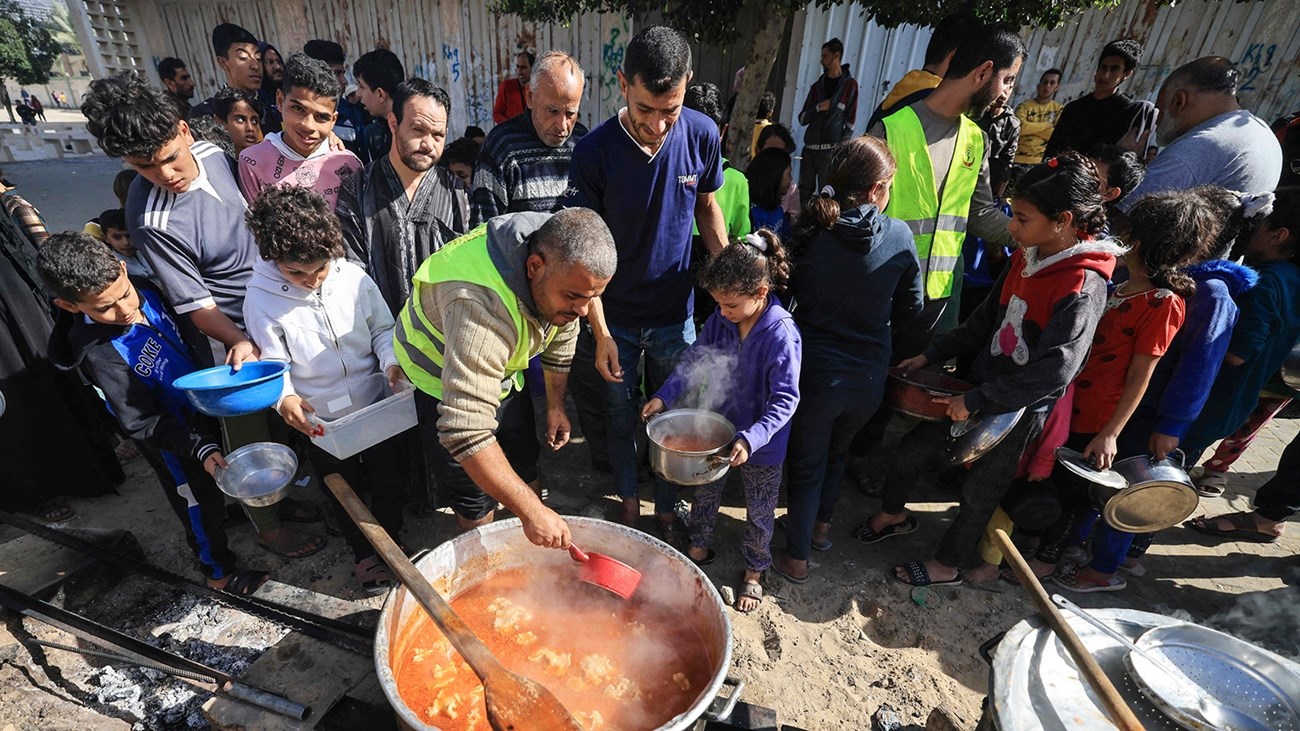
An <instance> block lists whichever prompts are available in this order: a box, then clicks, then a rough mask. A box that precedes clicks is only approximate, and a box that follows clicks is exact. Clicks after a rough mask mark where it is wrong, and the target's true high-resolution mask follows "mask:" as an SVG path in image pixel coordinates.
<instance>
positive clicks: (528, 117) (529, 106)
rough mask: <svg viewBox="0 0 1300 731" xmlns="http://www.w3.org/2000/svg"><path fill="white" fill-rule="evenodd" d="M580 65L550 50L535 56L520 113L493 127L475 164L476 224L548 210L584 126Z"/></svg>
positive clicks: (564, 179) (558, 192)
mask: <svg viewBox="0 0 1300 731" xmlns="http://www.w3.org/2000/svg"><path fill="white" fill-rule="evenodd" d="M582 86H583V75H582V67H581V66H579V65H578V62H577V61H576V60H574V58H573V57H572V56H570V55H569V54H567V53H563V52H560V51H551V52H550V53H546V54H543V55H542V57H541V58H539V59H537V64H536V66H534V67H533V71H532V76H531V77H530V78H529V81H528V84H527V86H525V87H524V104H525V106H526V109H525V110H524V113H523V114H520V115H517V116H515V117H511V118H510V119H507V120H506V121H504V122H502V123H501V124H498V125H497V126H495V127H493V128H492V132H491V133H490V134H489V135H488V136H487V141H486V142H485V143H484V144H483V150H482V151H481V152H480V153H479V157H478V162H477V163H476V164H475V165H474V185H473V192H472V193H471V194H470V200H471V203H472V209H473V211H472V213H473V219H474V224H475V225H477V224H480V223H483V222H484V221H487V220H488V219H489V218H492V217H493V216H499V215H501V214H502V213H515V212H517V211H550V210H552V209H554V208H555V201H556V200H557V199H558V198H559V197H560V195H561V194H562V193H564V189H565V188H566V187H567V186H568V183H569V159H570V158H571V157H572V156H573V146H574V145H575V144H577V142H578V140H580V139H582V136H583V135H585V134H587V128H586V127H584V126H583V125H582V123H581V122H579V121H578V107H579V105H580V104H581V103H582Z"/></svg>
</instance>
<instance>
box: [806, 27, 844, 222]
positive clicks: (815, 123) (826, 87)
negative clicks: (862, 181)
mask: <svg viewBox="0 0 1300 731" xmlns="http://www.w3.org/2000/svg"><path fill="white" fill-rule="evenodd" d="M843 58H844V42H843V41H841V40H840V39H838V38H832V39H830V40H829V41H826V42H825V43H823V44H822V56H821V64H822V75H821V76H820V77H818V78H817V80H816V81H814V82H813V85H812V86H811V87H810V88H809V89H808V96H807V98H805V99H804V102H803V109H802V110H801V111H800V112H799V124H802V125H804V126H806V127H807V128H808V130H807V131H806V132H804V135H803V161H802V162H801V164H800V165H799V196H800V197H801V198H802V199H803V200H808V199H809V198H811V197H812V196H813V195H815V194H816V193H817V191H818V189H819V188H820V187H821V185H822V184H823V183H825V182H826V171H827V170H828V169H829V168H830V161H831V150H833V149H835V146H836V145H838V144H839V143H840V140H842V139H844V138H845V137H848V136H849V135H851V134H853V125H854V124H855V123H856V122H857V119H858V82H857V80H856V79H854V78H853V74H852V73H850V72H849V65H848V64H847V63H841V61H842V60H843Z"/></svg>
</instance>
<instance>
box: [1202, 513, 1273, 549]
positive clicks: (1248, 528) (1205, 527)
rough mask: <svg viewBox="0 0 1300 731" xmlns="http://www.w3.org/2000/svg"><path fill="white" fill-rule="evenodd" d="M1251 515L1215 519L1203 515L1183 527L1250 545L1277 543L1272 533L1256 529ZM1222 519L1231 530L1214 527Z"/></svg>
mask: <svg viewBox="0 0 1300 731" xmlns="http://www.w3.org/2000/svg"><path fill="white" fill-rule="evenodd" d="M1249 515H1250V514H1249V513H1225V514H1224V515H1216V516H1214V517H1213V518H1210V517H1208V516H1204V515H1202V516H1201V517H1199V518H1192V519H1191V520H1189V521H1187V522H1186V523H1184V524H1183V525H1185V526H1187V527H1188V528H1191V529H1192V530H1194V531H1196V532H1197V533H1204V534H1205V535H1207V536H1214V537H1216V538H1227V539H1228V540H1232V541H1246V542H1248V543H1276V542H1277V539H1278V537H1277V536H1275V535H1272V534H1271V533H1261V532H1260V531H1259V530H1258V529H1256V527H1255V521H1254V520H1251V519H1250V517H1249ZM1220 518H1222V519H1223V520H1226V521H1228V523H1229V524H1230V525H1231V526H1232V528H1231V529H1230V530H1222V529H1220V528H1215V527H1214V521H1216V520H1219V519H1220Z"/></svg>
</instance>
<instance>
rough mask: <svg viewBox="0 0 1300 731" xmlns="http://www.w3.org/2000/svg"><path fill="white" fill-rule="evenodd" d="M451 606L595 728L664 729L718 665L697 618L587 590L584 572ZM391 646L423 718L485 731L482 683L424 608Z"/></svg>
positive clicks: (551, 571) (534, 578)
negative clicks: (694, 621) (696, 623)
mask: <svg viewBox="0 0 1300 731" xmlns="http://www.w3.org/2000/svg"><path fill="white" fill-rule="evenodd" d="M451 606H452V608H453V609H455V610H456V613H457V614H459V615H460V616H461V617H462V618H464V620H465V622H466V623H467V624H469V626H470V627H471V628H472V629H473V630H474V632H475V633H477V634H478V636H479V637H480V638H481V639H482V640H483V642H484V643H486V644H487V646H488V648H489V649H491V650H492V652H493V653H494V654H496V656H497V658H498V659H499V660H500V661H501V662H502V664H504V665H505V666H506V667H507V668H509V669H510V670H512V671H514V672H516V673H520V674H521V675H525V676H527V677H529V678H532V679H533V680H535V681H537V682H539V683H541V684H542V685H544V686H546V688H547V689H549V690H550V691H551V692H552V693H554V694H555V696H556V698H558V699H559V700H560V702H561V703H563V704H564V706H565V707H566V708H568V709H569V712H570V713H572V714H573V716H574V718H576V719H577V720H578V723H579V724H581V725H582V727H583V728H584V729H587V730H588V731H615V730H618V731H639V730H641V729H654V728H658V727H660V726H662V725H663V724H664V723H665V722H667V721H669V720H670V719H672V718H674V717H675V716H677V715H678V714H680V713H682V712H683V711H685V710H686V709H688V708H690V706H691V705H692V704H693V703H694V702H695V700H696V699H697V698H698V697H699V695H700V693H701V692H702V691H703V690H704V688H705V686H706V685H707V684H708V683H709V680H710V678H711V676H712V672H713V666H714V665H715V663H716V662H717V658H714V657H711V655H712V654H713V653H712V652H711V651H710V650H709V649H707V648H706V645H705V643H704V642H703V640H702V639H701V637H700V633H699V632H698V631H697V629H696V628H695V627H694V626H692V619H691V617H690V615H689V613H685V614H683V613H681V612H680V610H678V611H677V612H675V613H670V612H669V609H668V607H667V606H665V605H661V604H656V603H654V602H653V601H640V600H634V601H624V600H622V599H619V598H617V597H615V596H612V595H610V594H608V593H606V592H603V591H601V590H599V589H596V588H593V587H590V586H587V585H585V584H581V583H579V582H578V580H577V567H576V566H574V567H568V566H563V567H546V568H532V569H522V568H519V569H508V570H504V571H500V572H498V573H495V574H492V575H491V576H489V577H488V578H487V579H485V580H484V581H482V582H481V583H478V584H476V585H474V586H472V587H470V588H469V589H467V590H465V591H464V592H463V593H461V595H460V596H458V597H456V598H455V599H454V600H452V602H451ZM394 649H395V652H394V653H393V656H392V663H393V675H394V676H395V677H396V679H397V691H398V693H399V694H400V695H401V697H402V700H404V701H405V702H406V705H407V706H409V707H410V708H411V709H412V710H414V711H415V713H416V715H417V716H419V717H420V719H421V720H423V721H424V722H426V723H428V724H430V725H432V726H436V727H438V728H440V729H444V730H445V731H461V730H462V729H463V730H465V731H477V730H482V731H489V729H490V727H489V725H488V721H487V711H486V709H485V707H484V704H483V686H482V684H481V683H479V680H478V678H477V677H476V676H475V675H474V672H473V671H472V670H470V669H469V666H468V665H466V664H465V661H464V660H463V659H461V656H460V655H459V654H457V653H456V651H455V650H453V649H452V648H451V645H450V643H448V642H447V640H446V638H444V637H443V635H442V632H441V631H439V630H438V628H437V627H436V626H435V625H434V624H433V622H432V621H431V620H430V619H429V618H428V616H427V615H426V614H425V613H424V612H423V611H416V612H414V613H412V615H411V617H410V619H408V620H407V622H406V624H405V626H403V627H402V632H401V636H400V637H399V639H398V640H397V642H396V646H395V648H394Z"/></svg>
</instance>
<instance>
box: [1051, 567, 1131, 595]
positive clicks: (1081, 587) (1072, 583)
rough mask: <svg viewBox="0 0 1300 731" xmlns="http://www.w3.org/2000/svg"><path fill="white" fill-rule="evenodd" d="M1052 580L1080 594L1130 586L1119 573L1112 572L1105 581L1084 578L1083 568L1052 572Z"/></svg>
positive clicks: (1121, 589)
mask: <svg viewBox="0 0 1300 731" xmlns="http://www.w3.org/2000/svg"><path fill="white" fill-rule="evenodd" d="M1052 582H1053V583H1055V584H1056V585H1057V586H1059V587H1061V588H1062V589H1065V590H1067V591H1073V592H1077V593H1079V594H1092V593H1095V592H1099V591H1123V590H1124V589H1126V588H1128V581H1126V580H1125V579H1124V577H1123V576H1120V575H1119V574H1118V573H1114V574H1111V575H1110V577H1108V578H1107V579H1106V580H1105V583H1102V582H1101V581H1098V580H1096V579H1085V578H1083V569H1080V568H1074V569H1069V570H1065V571H1058V572H1056V573H1055V574H1052Z"/></svg>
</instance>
